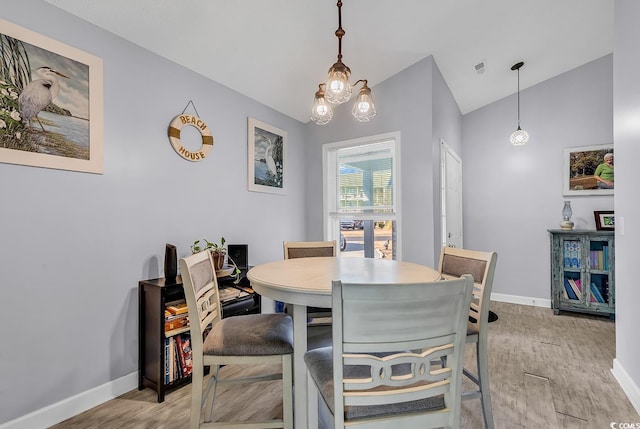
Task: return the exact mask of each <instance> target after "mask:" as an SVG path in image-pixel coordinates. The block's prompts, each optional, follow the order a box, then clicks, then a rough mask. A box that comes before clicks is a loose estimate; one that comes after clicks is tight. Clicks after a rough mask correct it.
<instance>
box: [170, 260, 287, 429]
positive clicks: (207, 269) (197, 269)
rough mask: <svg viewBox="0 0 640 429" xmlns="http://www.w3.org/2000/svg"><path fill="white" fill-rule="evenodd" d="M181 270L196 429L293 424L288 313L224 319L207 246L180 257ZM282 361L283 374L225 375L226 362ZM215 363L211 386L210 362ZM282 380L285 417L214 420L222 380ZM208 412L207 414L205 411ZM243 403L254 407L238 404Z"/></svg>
mask: <svg viewBox="0 0 640 429" xmlns="http://www.w3.org/2000/svg"><path fill="white" fill-rule="evenodd" d="M180 273H181V275H182V283H183V287H184V293H185V298H186V301H187V307H188V311H189V323H190V329H191V347H192V355H193V356H192V360H193V372H192V380H191V389H192V390H191V418H190V425H189V428H190V429H197V428H210V427H225V428H263V427H264V428H286V429H292V428H293V393H292V389H293V375H292V374H293V370H292V363H291V361H292V354H293V326H292V321H291V317H290V316H288V315H285V314H282V313H275V314H250V315H242V316H233V317H228V318H225V319H222V311H221V306H220V298H219V295H218V281H217V279H216V275H215V268H214V264H213V260H212V258H211V252H209V251H203V252H199V253H196V254H193V255H190V256H187V257H185V258H182V259H180ZM275 363H278V364H279V365H280V366H281V371H280V372H279V373H276V374H273V373H270V374H266V375H258V376H254V377H246V378H235V379H234V378H220V368H221V367H222V366H224V365H247V366H251V367H255V366H258V365H262V364H275ZM205 366H209V367H210V368H211V377H210V379H209V383H208V385H207V388H206V391H205V392H204V393H203V387H204V367H205ZM277 379H282V391H283V398H282V404H283V405H282V414H283V416H282V419H274V420H267V421H260V422H253V421H251V422H247V421H235V422H211V420H212V418H213V407H214V402H215V398H216V392H217V387H218V384H222V383H232V384H237V383H250V382H257V381H265V380H277ZM205 405H206V406H208V409H209V410H208V412H206V411H205V413H204V419H203V418H202V415H201V414H202V410H203V409H204V408H206V407H205ZM238 407H239V408H248V407H251V404H250V403H248V404H247V403H244V402H243V403H238Z"/></svg>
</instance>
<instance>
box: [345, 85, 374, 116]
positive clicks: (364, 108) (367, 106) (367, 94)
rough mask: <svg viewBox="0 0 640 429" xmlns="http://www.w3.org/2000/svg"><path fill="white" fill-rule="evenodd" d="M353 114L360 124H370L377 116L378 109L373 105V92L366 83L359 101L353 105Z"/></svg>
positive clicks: (359, 95)
mask: <svg viewBox="0 0 640 429" xmlns="http://www.w3.org/2000/svg"><path fill="white" fill-rule="evenodd" d="M351 114H353V117H354V118H356V119H357V120H358V121H360V122H369V121H370V120H372V119H373V118H374V117H375V116H376V107H375V106H374V104H373V98H372V97H371V90H370V89H369V88H368V87H367V84H366V83H365V84H364V86H363V87H362V89H361V90H360V93H359V94H358V99H357V100H356V102H355V103H354V105H353V110H351Z"/></svg>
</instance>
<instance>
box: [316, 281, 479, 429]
mask: <svg viewBox="0 0 640 429" xmlns="http://www.w3.org/2000/svg"><path fill="white" fill-rule="evenodd" d="M472 288H473V279H472V278H471V276H468V275H464V276H462V278H458V279H453V280H443V281H435V282H429V283H412V284H388V283H387V284H357V283H342V282H341V281H339V280H336V281H333V289H332V305H333V345H332V346H331V347H324V348H319V349H314V350H310V351H308V352H307V353H306V354H305V363H306V365H307V374H308V390H309V406H310V415H312V416H317V415H318V414H320V415H322V414H323V413H318V412H317V410H312V409H311V407H316V406H317V405H318V404H319V405H320V406H321V407H322V408H324V411H325V412H328V413H329V415H330V416H331V418H332V419H333V425H334V427H335V428H336V429H338V428H344V427H347V426H348V427H352V426H351V425H353V427H358V428H363V429H364V428H368V429H382V428H385V429H386V428H390V427H393V428H396V429H401V428H407V429H408V428H418V427H419V428H433V427H447V428H458V427H459V425H460V403H461V398H460V391H461V388H462V385H461V383H462V364H463V360H464V345H465V335H466V331H467V315H468V309H469V304H470V301H471V290H472ZM444 356H446V357H447V359H446V361H445V360H443V359H441V358H442V357H444ZM432 361H433V362H437V364H436V363H434V364H432V363H431V362H432ZM318 393H319V396H320V397H321V398H322V400H321V401H319V400H318ZM316 427H317V421H316V420H314V421H310V422H309V428H310V429H311V428H313V429H315V428H316Z"/></svg>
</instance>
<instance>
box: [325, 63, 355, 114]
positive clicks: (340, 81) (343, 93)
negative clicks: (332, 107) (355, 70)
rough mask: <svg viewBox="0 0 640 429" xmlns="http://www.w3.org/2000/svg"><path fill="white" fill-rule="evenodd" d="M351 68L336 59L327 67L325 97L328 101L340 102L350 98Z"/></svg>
mask: <svg viewBox="0 0 640 429" xmlns="http://www.w3.org/2000/svg"><path fill="white" fill-rule="evenodd" d="M350 77H351V70H350V69H349V67H347V66H345V65H344V64H342V62H340V61H338V62H337V63H335V64H334V65H333V66H332V67H331V68H330V69H329V79H328V80H327V85H326V89H325V97H326V99H327V101H328V102H329V103H334V104H341V103H344V102H345V101H349V99H350V98H351V84H350V83H349V78H350Z"/></svg>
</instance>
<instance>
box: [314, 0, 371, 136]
mask: <svg viewBox="0 0 640 429" xmlns="http://www.w3.org/2000/svg"><path fill="white" fill-rule="evenodd" d="M337 6H338V29H337V30H336V37H337V38H338V61H336V63H335V64H334V65H332V66H331V68H330V69H329V79H328V80H327V83H321V84H319V85H318V91H316V95H315V99H314V101H313V107H312V108H311V120H312V121H313V122H315V123H316V124H318V125H324V124H327V123H329V121H331V119H332V118H333V109H332V108H331V104H342V103H344V102H345V101H349V99H350V98H351V91H352V88H353V87H355V86H356V85H357V84H359V83H362V88H361V89H360V93H359V94H358V99H357V100H356V102H355V104H354V105H353V109H352V110H351V113H352V114H353V117H354V118H356V119H357V120H358V121H360V122H369V121H370V120H371V119H373V117H374V116H376V108H375V106H374V105H373V98H371V89H369V87H368V86H367V80H366V79H360V80H358V81H356V82H355V83H354V84H353V85H351V84H350V83H349V77H351V69H350V68H349V67H347V66H346V65H345V64H344V63H343V62H342V36H344V34H345V31H344V29H343V28H342V1H341V0H338V3H337Z"/></svg>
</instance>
